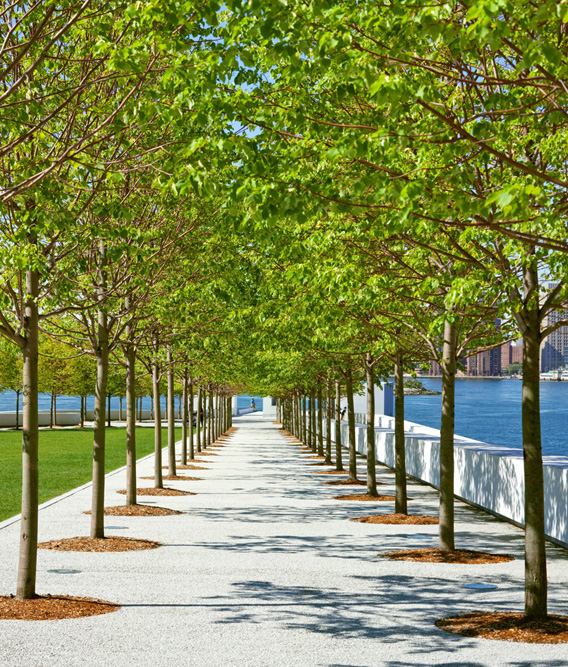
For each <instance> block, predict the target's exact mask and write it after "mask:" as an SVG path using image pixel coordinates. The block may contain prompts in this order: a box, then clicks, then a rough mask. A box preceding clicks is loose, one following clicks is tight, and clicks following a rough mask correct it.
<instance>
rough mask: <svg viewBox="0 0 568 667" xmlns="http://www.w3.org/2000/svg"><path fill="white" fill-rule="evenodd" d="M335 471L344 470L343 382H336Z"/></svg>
mask: <svg viewBox="0 0 568 667" xmlns="http://www.w3.org/2000/svg"><path fill="white" fill-rule="evenodd" d="M355 465H357V464H355ZM335 469H336V470H343V453H342V451H341V382H340V381H339V380H336V381H335ZM355 470H357V468H355ZM349 477H351V475H349Z"/></svg>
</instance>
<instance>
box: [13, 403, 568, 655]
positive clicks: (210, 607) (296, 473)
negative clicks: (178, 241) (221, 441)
mask: <svg viewBox="0 0 568 667" xmlns="http://www.w3.org/2000/svg"><path fill="white" fill-rule="evenodd" d="M235 426H237V427H238V428H239V430H238V431H236V432H235V435H234V437H233V438H232V441H231V442H230V444H229V445H228V446H227V447H225V448H224V449H222V450H220V453H219V455H218V456H211V457H207V459H209V460H208V461H207V463H205V464H204V465H207V467H208V468H209V470H204V471H188V473H190V472H191V474H193V475H194V476H199V477H202V478H203V481H196V482H178V483H170V485H171V486H176V487H178V488H182V489H187V490H192V491H196V492H197V494H198V495H196V496H187V497H177V498H176V497H169V498H168V497H164V498H149V497H144V498H141V501H142V502H151V501H156V500H157V501H158V502H157V503H152V504H159V505H162V506H164V507H171V508H174V509H183V510H185V511H186V513H185V514H183V515H180V516H172V517H147V518H141V517H134V518H128V517H107V518H106V524H107V525H108V526H109V529H108V534H113V533H114V534H122V535H127V536H130V537H144V538H148V539H153V540H158V541H160V542H162V543H163V544H164V546H163V547H162V548H160V549H156V550H151V551H142V552H132V553H106V554H105V553H72V552H67V553H58V552H53V551H43V550H42V551H40V554H39V571H38V592H39V593H52V594H57V593H59V594H64V593H66V594H71V595H83V596H91V597H97V598H102V599H107V600H111V601H115V602H119V603H120V604H121V605H123V606H122V608H121V609H120V610H119V611H118V612H116V613H113V614H107V615H105V616H97V617H92V618H84V619H78V620H66V621H50V622H46V621H38V622H29V623H26V622H22V621H0V665H2V667H16V666H18V667H19V666H22V667H24V666H25V667H51V666H55V667H71V666H73V667H75V666H77V667H79V665H81V666H83V665H87V666H91V665H92V666H95V665H96V666H100V665H107V664H108V665H111V666H112V667H117V666H118V665H121V666H122V665H129V666H130V665H135V666H137V667H142V666H148V667H157V666H160V665H168V667H170V666H171V665H191V666H193V665H195V666H196V667H197V666H199V667H233V666H234V667H249V666H250V667H260V666H263V667H264V666H273V665H274V666H288V665H289V666H290V667H298V666H300V665H305V666H306V667H319V666H322V667H376V666H378V665H381V666H385V667H387V666H388V667H406V666H409V665H445V666H447V667H449V666H450V665H451V666H454V667H455V666H457V667H466V666H467V667H478V666H479V667H481V666H487V667H495V666H497V665H508V666H510V667H535V666H542V667H544V666H546V667H560V666H568V647H567V646H566V645H547V646H542V645H540V646H538V645H523V644H512V643H505V642H495V641H487V640H473V639H465V638H461V637H456V636H452V635H448V634H446V633H444V632H441V631H440V630H438V629H437V628H436V627H435V626H434V625H433V623H434V621H435V620H436V619H437V618H440V617H443V616H448V615H451V614H456V613H459V612H461V611H470V610H475V609H507V610H513V611H521V610H522V606H523V561H522V553H523V534H522V531H520V530H519V529H517V528H515V527H513V526H510V525H508V524H505V523H501V522H498V521H496V520H495V519H493V518H491V517H489V516H487V515H485V514H484V513H482V512H480V511H477V510H473V509H471V508H468V507H466V506H465V505H462V504H458V506H457V511H456V519H457V522H458V525H457V545H458V546H460V547H465V548H474V549H487V550H489V551H493V552H502V553H503V552H505V553H510V554H512V555H514V556H516V557H517V559H516V560H515V561H513V562H511V563H503V564H499V565H493V566H492V565H479V566H464V565H431V564H417V563H408V562H391V561H387V560H383V559H381V558H379V557H378V556H377V554H379V553H380V552H383V551H386V550H390V549H394V548H405V547H406V548H409V547H416V546H425V545H429V544H432V545H433V546H434V545H435V540H432V542H430V541H428V540H419V539H413V538H412V536H416V535H430V536H435V535H436V532H437V527H436V526H406V527H405V526H378V525H369V524H360V523H353V522H350V521H348V520H347V519H348V518H350V517H355V516H362V515H366V514H373V513H377V512H385V513H386V512H392V503H382V504H380V507H379V508H378V509H376V506H374V505H373V504H372V503H353V502H351V503H347V502H344V503H340V502H338V501H335V500H333V499H332V497H333V496H334V495H338V494H341V493H353V492H356V487H343V488H342V487H333V486H326V485H324V484H323V482H324V481H327V480H330V479H333V477H332V476H326V475H317V474H315V471H316V470H319V468H318V467H315V466H311V465H309V464H310V463H312V461H310V460H309V459H307V458H306V455H305V454H304V453H300V450H299V449H298V448H296V447H292V446H291V445H290V444H289V443H288V442H287V441H286V440H285V439H284V438H283V437H282V435H281V434H280V432H279V431H278V430H277V428H276V426H274V424H273V423H272V422H271V421H269V420H266V419H263V417H262V413H260V414H255V415H246V416H245V417H241V418H238V419H236V420H235ZM359 466H360V472H361V473H362V474H363V472H364V461H363V460H361V461H360V464H359ZM151 469H152V461H151V459H147V460H145V461H143V462H142V463H141V464H140V466H139V475H140V476H141V477H142V476H144V475H149V474H151ZM378 478H379V480H380V481H382V482H385V483H386V485H385V486H383V487H381V492H384V493H390V492H392V491H393V488H394V487H393V482H394V479H393V475H392V473H391V472H390V471H388V470H386V469H384V468H380V471H379V475H378ZM124 484H125V481H124V475H123V473H120V474H116V475H111V476H110V477H108V485H107V489H108V491H107V504H121V503H122V502H123V496H119V495H117V494H116V493H115V492H116V491H117V490H118V489H120V488H124ZM148 484H151V482H148V481H142V480H141V481H140V485H148ZM409 495H410V496H411V497H412V498H413V500H412V502H411V511H412V512H414V513H418V512H435V511H436V508H437V494H436V493H435V492H434V491H433V490H432V489H430V488H429V487H426V486H421V485H416V484H412V485H410V488H409ZM89 503H90V489H88V488H87V489H84V490H81V491H79V492H77V493H75V494H74V495H70V496H68V497H66V498H64V499H62V500H61V501H59V502H56V503H54V504H52V505H50V506H49V507H47V508H45V509H43V510H42V511H41V512H40V526H41V534H40V538H41V539H42V540H47V539H53V538H57V537H71V536H75V535H85V534H87V533H88V525H89V519H88V517H87V516H85V515H84V514H83V511H84V510H86V509H88V508H89ZM110 526H122V527H126V528H128V530H117V529H111V528H110ZM18 531H19V524H18V523H15V524H12V525H9V526H6V527H5V528H3V529H1V530H0V564H1V565H0V568H1V569H0V594H9V593H13V592H14V588H15V578H16V567H17V544H18ZM549 559H550V560H549V577H550V601H551V612H556V613H564V614H567V613H568V591H567V584H566V582H567V581H568V553H567V552H566V551H564V550H562V549H560V548H557V547H554V546H549ZM55 568H69V569H76V570H80V571H81V572H80V573H79V574H73V575H59V574H50V573H48V570H50V569H55ZM468 582H483V583H495V584H497V585H498V586H499V588H498V589H497V590H495V591H489V592H487V591H481V592H479V591H477V592H476V591H472V590H468V589H465V588H463V587H462V586H463V584H465V583H468Z"/></svg>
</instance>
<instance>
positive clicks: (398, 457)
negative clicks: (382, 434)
mask: <svg viewBox="0 0 568 667" xmlns="http://www.w3.org/2000/svg"><path fill="white" fill-rule="evenodd" d="M394 396H395V399H394V400H395V403H394V455H395V484H396V490H395V501H394V511H395V513H396V514H408V505H407V497H406V444H405V439H404V375H403V367H402V352H401V351H400V350H397V352H396V355H395V359H394Z"/></svg>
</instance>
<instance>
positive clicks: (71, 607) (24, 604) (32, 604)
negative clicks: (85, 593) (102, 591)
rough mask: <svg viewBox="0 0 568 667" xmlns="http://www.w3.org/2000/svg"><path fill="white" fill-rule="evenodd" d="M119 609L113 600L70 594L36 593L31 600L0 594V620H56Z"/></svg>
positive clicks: (95, 614)
mask: <svg viewBox="0 0 568 667" xmlns="http://www.w3.org/2000/svg"><path fill="white" fill-rule="evenodd" d="M119 609H120V605H119V604H116V603H114V602H107V601H106V600H97V599H96V598H79V597H72V596H70V595H38V596H37V597H35V598H33V599H32V600H16V598H15V597H12V596H0V620H13V621H16V620H17V621H56V620H62V619H66V618H84V617H85V616H100V615H101V614H110V613H111V612H113V611H118V610H119Z"/></svg>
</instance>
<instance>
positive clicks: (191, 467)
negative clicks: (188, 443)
mask: <svg viewBox="0 0 568 667" xmlns="http://www.w3.org/2000/svg"><path fill="white" fill-rule="evenodd" d="M188 460H190V461H195V459H188ZM202 463H205V461H202ZM176 468H177V469H178V470H209V468H203V467H201V466H192V465H183V464H181V463H179V464H178V465H176ZM167 469H168V466H164V470H167Z"/></svg>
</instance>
